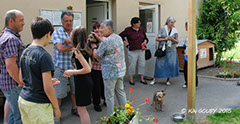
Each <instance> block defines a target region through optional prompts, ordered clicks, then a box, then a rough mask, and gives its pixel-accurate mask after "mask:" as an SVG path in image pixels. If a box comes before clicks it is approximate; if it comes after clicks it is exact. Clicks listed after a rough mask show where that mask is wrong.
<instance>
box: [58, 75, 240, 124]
mask: <svg viewBox="0 0 240 124" xmlns="http://www.w3.org/2000/svg"><path fill="white" fill-rule="evenodd" d="M165 80H166V79H160V80H158V81H159V82H158V83H156V84H155V85H153V86H151V85H149V84H148V85H143V84H141V83H139V79H138V78H137V79H135V81H136V85H134V86H131V85H129V84H128V80H125V82H124V83H125V91H126V93H127V95H128V94H129V87H131V88H133V89H134V91H133V93H132V96H131V98H135V99H136V102H134V104H133V106H137V105H139V104H141V103H143V102H145V101H144V99H145V98H150V103H148V104H145V105H143V106H142V107H140V111H141V112H142V115H150V114H152V115H153V116H154V117H156V118H158V119H159V124H173V123H174V122H173V121H172V118H171V115H172V114H173V113H175V112H180V111H182V110H184V109H185V108H186V107H187V89H186V88H182V85H183V75H180V77H178V78H173V79H171V83H172V85H171V86H169V87H168V88H167V90H166V92H167V95H166V97H165V106H164V112H161V111H157V112H155V111H154V107H153V106H151V101H152V97H153V94H154V92H155V91H158V90H162V89H164V88H165V87H166V85H165V84H164V81H165ZM148 82H150V81H148ZM239 96H240V86H237V85H236V82H235V81H221V80H214V79H209V78H201V77H199V87H198V88H197V90H196V109H197V110H199V113H197V114H196V116H197V117H201V116H204V115H206V114H207V113H205V114H203V113H201V112H202V110H204V111H205V112H206V111H207V110H210V109H211V110H213V109H214V110H217V111H220V110H223V109H228V108H237V107H240V99H239ZM87 108H88V112H89V114H90V117H91V122H92V124H95V123H96V120H97V119H98V118H100V117H102V116H104V114H105V113H106V111H107V110H106V107H105V106H103V107H102V108H103V111H102V112H96V111H95V110H94V108H93V105H90V106H88V107H87ZM61 110H62V118H61V122H62V124H79V123H80V119H79V118H78V117H76V116H73V115H72V114H71V100H70V98H66V99H64V100H63V104H62V107H61ZM148 123H149V122H145V121H143V122H142V124H148Z"/></svg>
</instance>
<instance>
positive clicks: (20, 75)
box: [19, 68, 24, 87]
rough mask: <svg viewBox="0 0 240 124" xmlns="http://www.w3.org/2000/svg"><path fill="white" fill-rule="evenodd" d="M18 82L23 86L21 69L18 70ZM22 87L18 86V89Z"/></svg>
mask: <svg viewBox="0 0 240 124" xmlns="http://www.w3.org/2000/svg"><path fill="white" fill-rule="evenodd" d="M19 81H20V82H21V83H20V84H23V85H24V82H23V79H22V70H21V68H20V69H19ZM23 85H22V86H23ZM22 86H21V85H20V87H22Z"/></svg>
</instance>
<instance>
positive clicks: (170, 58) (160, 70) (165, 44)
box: [150, 17, 179, 85]
mask: <svg viewBox="0 0 240 124" xmlns="http://www.w3.org/2000/svg"><path fill="white" fill-rule="evenodd" d="M175 22H176V20H175V19H174V18H173V17H168V19H167V21H166V24H165V26H164V27H162V28H161V29H160V32H159V34H158V37H157V38H156V41H157V42H159V46H158V48H161V49H162V50H163V51H166V54H165V55H164V56H161V57H157V58H156V63H155V72H154V78H153V81H152V82H151V83H150V84H151V85H153V84H155V81H156V78H167V81H166V84H167V85H171V83H170V78H172V77H178V76H179V66H178V56H177V50H176V44H178V42H179V41H178V31H177V29H176V28H174V23H175Z"/></svg>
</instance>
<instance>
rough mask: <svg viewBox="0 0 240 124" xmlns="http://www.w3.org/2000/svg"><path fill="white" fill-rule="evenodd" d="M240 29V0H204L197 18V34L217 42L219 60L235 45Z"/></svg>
mask: <svg viewBox="0 0 240 124" xmlns="http://www.w3.org/2000/svg"><path fill="white" fill-rule="evenodd" d="M239 29H240V0H203V3H202V6H201V8H200V14H199V17H198V18H197V36H198V38H199V39H209V40H211V41H213V42H214V43H215V50H216V52H217V61H218V60H220V59H221V57H222V52H225V51H227V50H230V49H231V48H233V47H234V46H235V43H236V42H237V38H236V36H235V31H236V30H239Z"/></svg>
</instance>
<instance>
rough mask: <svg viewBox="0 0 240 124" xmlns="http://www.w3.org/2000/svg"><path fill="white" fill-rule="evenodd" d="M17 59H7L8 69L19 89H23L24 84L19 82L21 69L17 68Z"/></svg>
mask: <svg viewBox="0 0 240 124" xmlns="http://www.w3.org/2000/svg"><path fill="white" fill-rule="evenodd" d="M16 61H17V57H16V56H14V57H9V58H6V59H5V63H6V68H7V71H8V73H9V75H10V76H11V77H12V78H13V80H14V81H16V82H17V83H18V85H19V87H22V86H23V84H22V83H21V82H20V81H19V69H18V66H17V63H16Z"/></svg>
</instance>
